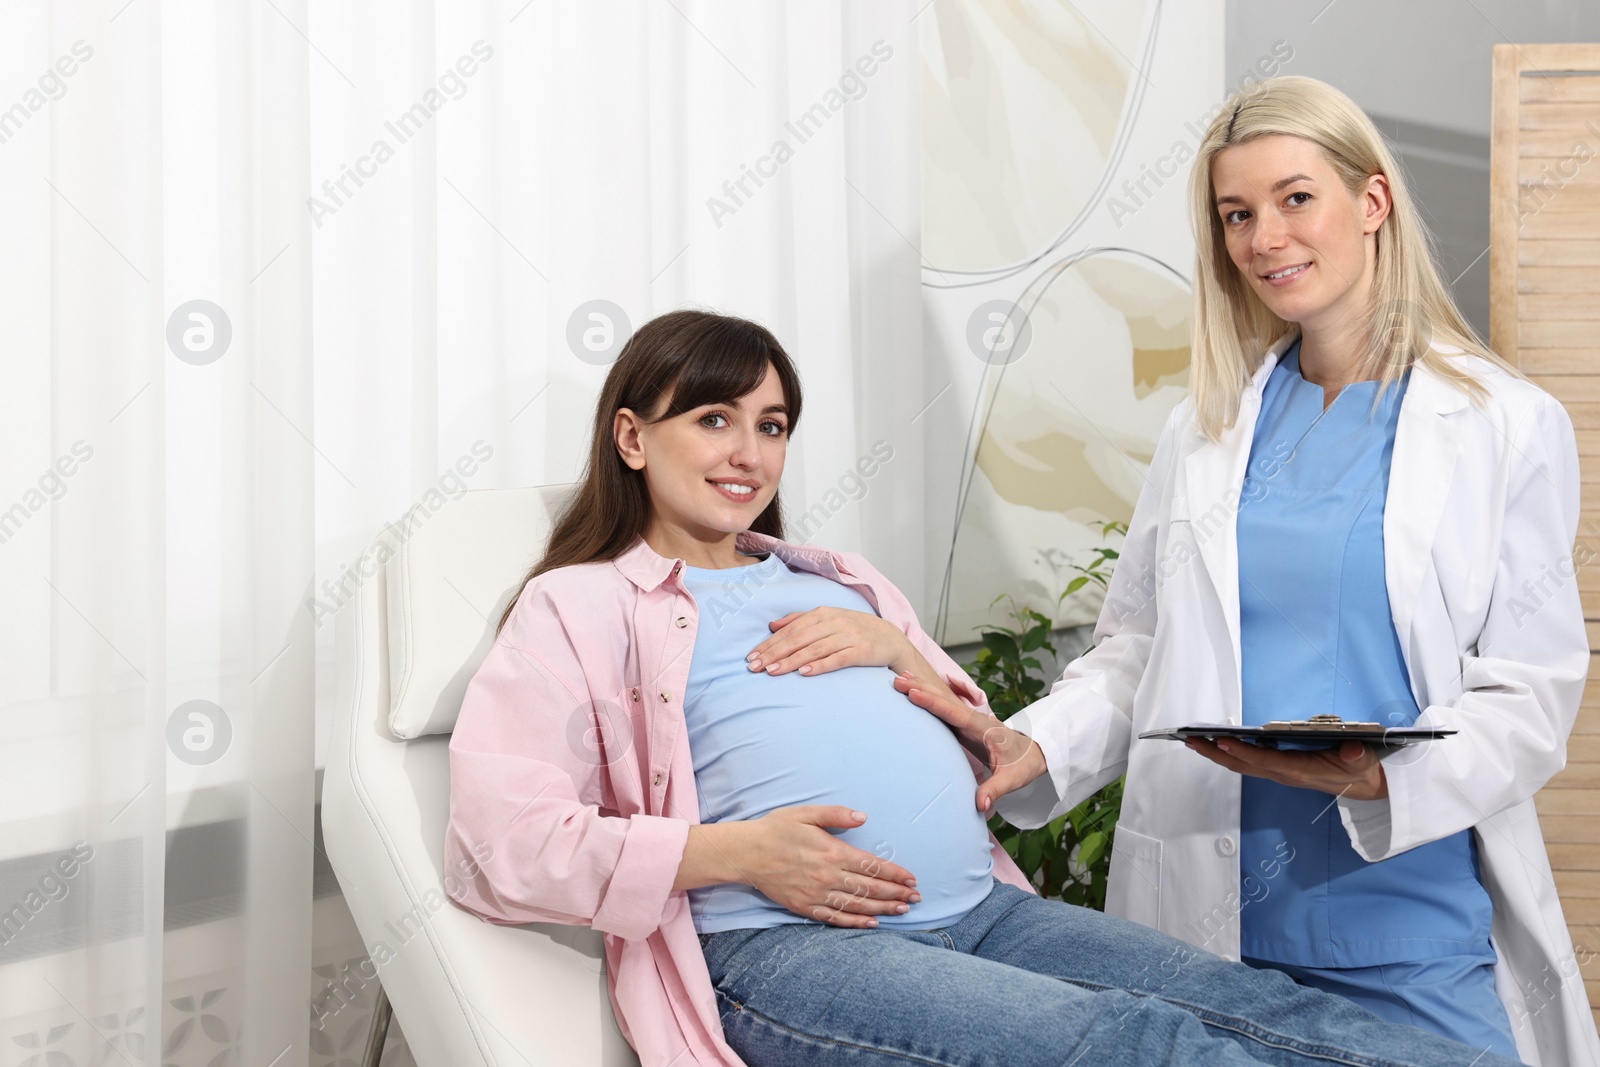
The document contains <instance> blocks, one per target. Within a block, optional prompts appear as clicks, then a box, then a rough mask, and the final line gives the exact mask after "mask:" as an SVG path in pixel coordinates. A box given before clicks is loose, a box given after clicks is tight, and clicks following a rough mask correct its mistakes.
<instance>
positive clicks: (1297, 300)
mask: <svg viewBox="0 0 1600 1067" xmlns="http://www.w3.org/2000/svg"><path fill="white" fill-rule="evenodd" d="M1190 186H1191V199H1192V202H1191V210H1192V212H1193V219H1194V227H1195V235H1196V246H1197V252H1198V254H1197V257H1196V258H1197V268H1196V287H1195V326H1194V342H1193V360H1192V365H1191V372H1190V373H1191V388H1190V393H1189V396H1188V397H1187V398H1186V399H1185V400H1184V401H1183V403H1181V404H1180V405H1179V406H1178V408H1177V409H1176V410H1175V411H1174V412H1173V414H1172V417H1171V418H1170V419H1169V421H1168V423H1167V426H1166V428H1165V430H1164V431H1163V433H1162V435H1161V439H1160V442H1159V444H1158V446H1157V449H1156V452H1155V456H1154V459H1153V460H1152V463H1151V467H1150V470H1149V473H1148V476H1147V478H1146V484H1145V487H1144V489H1143V491H1142V492H1141V494H1140V497H1139V500H1138V503H1137V506H1136V507H1135V509H1134V513H1133V518H1132V521H1131V522H1130V524H1129V530H1128V535H1127V539H1126V543H1125V545H1124V547H1123V550H1122V555H1121V559H1120V561H1119V562H1118V564H1117V567H1116V570H1115V573H1114V576H1113V579H1112V582H1111V585H1110V589H1109V590H1108V592H1107V597H1106V601H1105V605H1104V608H1103V609H1102V612H1101V615H1100V619H1099V623H1098V625H1097V627H1096V631H1095V638H1094V647H1093V648H1092V649H1091V650H1090V651H1088V652H1086V653H1084V654H1083V655H1082V656H1081V657H1079V658H1078V659H1077V660H1076V661H1074V662H1073V663H1072V664H1070V665H1069V666H1068V667H1067V669H1066V671H1065V673H1064V674H1063V675H1062V677H1061V679H1060V680H1059V681H1058V682H1056V684H1055V686H1054V687H1053V688H1052V689H1051V691H1050V693H1049V695H1048V696H1046V697H1044V698H1043V699H1041V700H1039V701H1038V702H1037V703H1035V704H1034V705H1032V706H1031V707H1029V708H1026V709H1024V710H1023V711H1022V712H1020V713H1018V714H1017V715H1015V716H1013V717H1012V718H1011V719H1010V720H1008V722H1007V724H1006V726H1004V727H995V726H993V725H992V724H993V720H992V719H990V720H989V721H988V726H987V728H986V725H985V723H984V722H983V721H982V720H981V719H980V718H979V717H977V716H974V715H973V714H972V713H971V710H970V709H968V708H966V707H964V706H957V705H955V704H952V703H949V702H948V701H947V700H946V699H945V698H942V697H940V696H939V695H936V694H932V693H929V692H927V691H925V690H921V689H918V688H917V687H916V685H915V684H914V683H913V681H912V680H911V679H908V678H901V679H899V680H897V682H896V685H897V687H898V688H900V689H901V690H902V691H903V692H907V693H908V695H909V696H910V697H911V699H912V700H914V701H915V702H916V703H918V704H919V705H921V706H922V707H924V708H927V709H928V710H930V711H932V712H933V713H934V714H936V715H938V716H939V717H940V718H942V719H944V720H945V721H946V722H947V723H949V724H950V726H951V727H952V728H954V729H955V730H956V732H957V734H958V735H960V736H961V737H962V740H963V741H964V742H965V743H966V744H967V745H968V747H970V748H972V749H973V750H975V751H979V752H982V753H983V754H984V755H985V758H986V759H987V760H988V762H989V765H990V767H991V768H993V769H994V773H993V775H992V777H990V778H989V779H988V780H987V781H986V782H985V783H984V784H983V785H982V786H981V787H980V789H979V792H978V797H977V803H978V806H979V807H980V808H982V809H984V810H989V809H990V807H991V806H994V807H995V810H997V811H999V813H1000V814H1002V815H1003V816H1004V817H1005V818H1007V819H1008V820H1009V821H1011V822H1012V823H1014V824H1016V825H1018V826H1022V827H1036V826H1040V825H1043V824H1044V823H1046V822H1048V821H1049V820H1051V819H1052V818H1055V817H1057V816H1059V815H1061V814H1062V813H1064V812H1066V811H1068V810H1069V809H1071V808H1072V807H1073V806H1074V805H1076V804H1078V803H1079V802H1080V801H1082V800H1083V799H1084V798H1086V797H1087V796H1089V795H1090V794H1091V793H1092V792H1094V791H1095V790H1097V789H1099V788H1100V787H1102V786H1104V785H1105V784H1107V783H1108V782H1111V781H1113V780H1115V779H1116V778H1117V777H1118V776H1119V775H1122V774H1124V773H1126V775H1127V785H1126V793H1125V797H1124V800H1123V806H1122V816H1121V822H1120V823H1119V825H1118V826H1117V831H1116V843H1115V849H1114V853H1113V857H1112V864H1111V876H1110V887H1109V894H1108V900H1107V911H1109V912H1112V913H1113V914H1116V915H1120V916H1124V917H1126V918H1130V919H1134V920H1137V921H1139V922H1141V923H1144V924H1146V925H1149V926H1152V927H1155V928H1156V929H1158V930H1161V931H1163V932H1165V933H1168V934H1171V935H1174V936H1176V937H1180V938H1183V939H1185V940H1188V941H1190V942H1192V943H1194V944H1196V945H1200V946H1203V947H1205V948H1208V949H1210V950H1211V951H1213V952H1216V953H1218V954H1220V955H1223V956H1227V957H1230V958H1240V957H1243V958H1245V959H1246V960H1247V961H1248V962H1250V963H1252V964H1253V965H1256V966H1260V967H1270V968H1275V969H1277V970H1281V971H1284V972H1286V973H1287V974H1289V975H1290V976H1291V977H1293V978H1294V979H1295V980H1297V981H1300V982H1304V983H1306V984H1311V985H1316V986H1319V987H1321V988H1325V989H1329V990H1332V991H1335V992H1339V993H1342V994H1344V995H1346V996H1349V997H1350V998H1351V999H1353V1000H1355V1001H1357V1002H1358V1003H1361V1004H1363V1005H1364V1006H1366V1007H1368V1008H1369V1009H1371V1010H1373V1011H1374V1012H1376V1013H1378V1014H1380V1015H1383V1016H1385V1017H1387V1018H1390V1019H1394V1020H1398V1021H1409V1022H1412V1023H1414V1024H1416V1025H1419V1026H1423V1027H1426V1028H1429V1029H1433V1030H1435V1031H1438V1032H1440V1033H1444V1034H1446V1035H1447V1036H1450V1037H1454V1038H1456V1039H1458V1040H1463V1041H1468V1042H1474V1043H1476V1044H1477V1045H1478V1046H1479V1047H1484V1048H1493V1049H1494V1050H1495V1051H1497V1052H1502V1053H1505V1054H1509V1055H1513V1056H1520V1057H1521V1058H1523V1059H1524V1060H1526V1061H1527V1062H1529V1063H1542V1064H1546V1065H1561V1067H1578V1065H1594V1064H1597V1063H1600V1042H1597V1039H1596V1033H1595V1025H1594V1022H1593V1019H1592V1017H1591V1015H1590V1012H1589V1007H1588V1004H1587V1002H1586V998H1585V995H1584V986H1583V982H1582V979H1581V977H1580V975H1579V973H1578V965H1579V961H1578V960H1577V958H1576V957H1575V954H1574V949H1573V945H1572V942H1571V940H1570V938H1569V935H1568V933H1567V927H1566V923H1565V921H1564V920H1563V917H1562V912H1561V905H1560V902H1559V901H1558V900H1557V897H1556V887H1555V883H1554V881H1553V879H1552V877H1551V872H1550V864H1549V860H1548V858H1547V857H1546V854H1545V848H1544V843H1543V839H1542V837H1541V835H1540V830H1539V823H1538V819H1537V817H1536V815H1535V813H1534V805H1533V799H1532V798H1533V795H1534V793H1535V792H1536V791H1537V790H1538V789H1539V788H1540V787H1541V786H1542V785H1544V784H1545V782H1546V781H1548V780H1549V779H1550V777H1551V776H1552V775H1554V774H1555V773H1556V772H1557V771H1559V770H1560V769H1561V768H1562V765H1563V763H1564V762H1565V758H1566V742H1567V735H1568V733H1569V732H1570V730H1571V728H1572V724H1573V719H1574V716H1575V715H1576V713H1577V709H1578V704H1579V700H1580V698H1581V694H1582V690H1583V685H1584V680H1585V676H1586V673H1587V670H1588V666H1589V647H1588V641H1587V637H1586V634H1585V629H1584V623H1583V614H1582V611H1581V609H1580V606H1579V601H1578V592H1577V583H1576V580H1575V577H1574V564H1573V559H1572V549H1573V540H1574V536H1575V533H1576V528H1577V521H1578V465H1577V455H1576V446H1575V441H1574V436H1573V431H1572V425H1571V422H1570V420H1569V419H1568V417H1567V415H1566V413H1565V412H1564V411H1563V409H1562V408H1561V406H1560V404H1558V403H1557V402H1556V401H1555V400H1554V399H1552V398H1551V397H1550V396H1549V395H1547V394H1546V393H1544V392H1543V391H1541V390H1540V389H1539V388H1537V387H1536V386H1534V385H1533V384H1532V383H1530V382H1529V381H1527V380H1526V379H1525V378H1524V377H1523V376H1522V375H1521V374H1519V373H1518V372H1517V371H1516V370H1514V369H1513V368H1512V367H1510V366H1509V365H1508V364H1506V363H1505V362H1504V361H1502V360H1501V359H1499V358H1497V357H1496V356H1495V355H1494V354H1493V353H1491V352H1489V351H1488V350H1487V349H1486V348H1485V346H1484V345H1483V344H1482V343H1481V342H1480V341H1479V340H1478V339H1477V338H1476V336H1475V335H1474V333H1473V331H1472V329H1471V327H1470V326H1468V325H1467V324H1466V322H1465V321H1464V320H1463V319H1462V317H1461V315H1460V313H1459V312H1458V311H1457V309H1456V307H1455V305H1454V304H1453V303H1452V301H1451V299H1450V297H1449V295H1448V294H1447V292H1446V290H1445V287H1444V285H1443V284H1442V283H1441V281H1440V278H1439V275H1438V273H1437V271H1436V268H1435V266H1434V264H1433V262H1432V260H1431V258H1430V255H1429V249H1428V240H1427V235H1426V233H1425V232H1424V229H1423V224H1422V222H1421V219H1420V218H1419V215H1418V212H1417V207H1416V204H1415V203H1414V202H1413V201H1412V199H1411V196H1410V193H1409V192H1408V190H1407V187H1406V183H1405V179H1404V176H1403V174H1402V173H1401V171H1400V170H1399V169H1398V168H1397V167H1396V165H1395V162H1394V159H1393V157H1392V156H1391V155H1390V153H1389V152H1388V150H1387V149H1386V147H1385V146H1384V144H1383V140H1382V138H1381V137H1380V136H1379V134H1378V132H1377V130H1376V129H1375V128H1374V126H1373V124H1372V122H1371V121H1370V120H1369V119H1368V117H1367V116H1366V115H1365V114H1364V113H1363V112H1362V111H1361V110H1360V109H1359V108H1358V107H1356V106H1355V104H1354V103H1352V102H1351V101H1350V100H1349V99H1348V98H1347V97H1345V96H1344V95H1343V94H1341V93H1340V92H1338V91H1337V90H1335V89H1333V88H1332V87H1330V86H1328V85H1325V84H1323V83H1321V82H1317V81H1313V80H1311V79H1306V78H1277V79H1271V80H1268V81H1266V82H1263V83H1260V84H1259V85H1257V86H1256V87H1254V88H1252V89H1250V90H1248V91H1245V92H1242V93H1241V94H1240V95H1238V96H1236V97H1235V98H1234V99H1232V100H1230V101H1229V102H1228V104H1227V105H1226V106H1225V107H1224V109H1223V110H1222V111H1221V112H1220V113H1219V115H1218V116H1217V118H1216V119H1215V121H1213V122H1212V123H1211V125H1210V127H1209V128H1208V130H1207V132H1206V136H1205V140H1204V142H1203V143H1202V144H1201V146H1200V148H1199V150H1198V152H1197V154H1196V157H1195V165H1194V174H1193V177H1192V180H1191V183H1190ZM1317 713H1333V714H1338V715H1341V716H1342V717H1343V718H1345V719H1346V720H1359V721H1375V722H1380V723H1383V724H1385V725H1408V724H1412V723H1416V724H1419V725H1432V726H1439V727H1449V728H1452V729H1454V730H1456V731H1458V732H1457V733H1456V734H1455V735H1453V736H1451V737H1449V738H1446V739H1442V740H1438V741H1434V742H1430V743H1427V744H1424V745H1421V746H1418V747H1416V748H1410V749H1403V750H1400V751H1399V752H1396V753H1394V754H1392V755H1387V756H1384V757H1382V758H1379V757H1378V756H1377V755H1375V754H1374V751H1373V750H1371V749H1368V748H1367V747H1366V746H1363V745H1361V744H1359V743H1357V742H1346V743H1345V744H1344V745H1343V746H1342V747H1341V748H1340V749H1338V750H1333V751H1328V752H1321V753H1309V752H1287V751H1284V752H1279V751H1273V750H1270V749H1264V748H1261V749H1258V748H1255V747H1253V746H1250V745H1248V744H1245V743H1243V742H1237V741H1235V742H1231V743H1230V742H1225V741H1223V742H1218V743H1216V744H1211V743H1207V742H1190V743H1188V744H1187V745H1185V744H1183V743H1177V742H1173V741H1166V740H1155V739H1150V740H1139V739H1138V738H1137V735H1138V734H1139V733H1141V732H1143V731H1148V730H1152V729H1157V728H1164V727H1173V726H1179V725H1182V724H1185V723H1190V722H1232V723H1241V722H1242V723H1246V724H1251V723H1255V724H1259V723H1261V722H1265V721H1268V720H1272V719H1303V718H1306V717H1308V716H1309V715H1312V714H1317Z"/></svg>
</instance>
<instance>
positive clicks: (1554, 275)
mask: <svg viewBox="0 0 1600 1067" xmlns="http://www.w3.org/2000/svg"><path fill="white" fill-rule="evenodd" d="M1491 152H1492V160H1491V166H1490V194H1491V197H1490V224H1489V235H1490V244H1489V342H1490V344H1491V345H1492V346H1493V347H1494V349H1495V351H1496V352H1498V353H1499V354H1500V355H1502V356H1504V357H1505V358H1506V359H1508V360H1510V361H1511V362H1513V363H1515V364H1517V366H1519V367H1520V368H1521V369H1522V371H1523V373H1525V374H1527V375H1528V376H1529V377H1530V378H1532V379H1533V380H1534V381H1535V382H1537V383H1538V384H1539V385H1540V386H1542V387H1543V388H1544V389H1546V390H1547V391H1549V392H1550V393H1551V394H1553V395H1554V396H1555V397H1556V399H1558V400H1560V401H1561V403H1562V404H1563V405H1564V406H1565V407H1566V409H1567V412H1568V414H1570V415H1571V416H1572V424H1573V427H1574V428H1575V430H1576V431H1577V438H1578V456H1579V464H1580V475H1581V482H1582V503H1581V512H1582V515H1581V519H1580V522H1579V530H1578V540H1579V543H1580V545H1583V546H1584V547H1585V548H1587V549H1588V550H1589V552H1591V553H1594V554H1595V558H1594V559H1593V560H1592V561H1591V562H1589V563H1588V564H1587V565H1586V566H1583V567H1582V568H1581V569H1580V570H1579V571H1578V592H1579V595H1580V596H1581V598H1582V600H1583V613H1584V618H1585V619H1587V620H1588V627H1589V648H1590V650H1591V652H1595V651H1600V44H1597V45H1529V44H1524V45H1496V46H1495V49H1494V130H1493V136H1492V139H1491ZM1579 558H1580V559H1582V558H1583V557H1582V556H1581V555H1580V557H1579ZM1590 663H1591V668H1590V671H1589V684H1588V687H1587V688H1586V689H1585V690H1584V695H1583V707H1582V709H1581V710H1580V711H1579V713H1578V722H1577V726H1576V727H1575V728H1574V729H1573V734H1572V738H1571V740H1570V741H1569V743H1568V749H1567V768H1566V770H1564V771H1563V772H1562V773H1561V774H1559V775H1557V776H1556V777H1555V778H1554V779H1553V780H1551V782H1550V784H1549V785H1548V786H1546V787H1545V789H1543V790H1542V791H1540V793H1539V795H1538V797H1537V798H1536V803H1537V805H1538V808H1539V822H1540V824H1541V825H1542V826H1543V828H1544V835H1545V843H1546V845H1547V847H1548V848H1549V850H1550V864H1551V867H1552V868H1553V869H1554V871H1555V879H1556V887H1557V889H1558V890H1559V891H1560V894H1561V902H1562V907H1563V909H1564V910H1565V912H1566V916H1567V925H1568V927H1569V929H1570V931H1571V933H1572V940H1573V943H1574V944H1575V945H1576V946H1578V948H1579V951H1578V959H1579V960H1580V961H1583V960H1585V959H1586V958H1587V959H1588V962H1587V964H1585V965H1584V966H1583V968H1582V969H1583V977H1584V985H1585V986H1586V988H1587V989H1588V992H1589V1003H1590V1004H1591V1005H1593V1006H1596V1018H1597V1019H1600V680H1597V679H1600V670H1597V669H1595V665H1596V658H1595V657H1594V656H1591V657H1590Z"/></svg>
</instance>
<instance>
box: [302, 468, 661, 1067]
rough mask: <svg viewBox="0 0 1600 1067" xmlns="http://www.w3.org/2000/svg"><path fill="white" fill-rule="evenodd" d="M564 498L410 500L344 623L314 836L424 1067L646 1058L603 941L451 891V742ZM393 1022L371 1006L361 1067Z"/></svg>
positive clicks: (555, 493) (501, 493)
mask: <svg viewBox="0 0 1600 1067" xmlns="http://www.w3.org/2000/svg"><path fill="white" fill-rule="evenodd" d="M568 489H569V487H566V486H550V487H536V488H530V489H479V490H471V491H468V492H465V493H463V494H462V495H460V496H457V497H454V498H449V499H445V500H443V502H442V504H439V506H438V507H437V508H436V509H434V510H430V509H429V508H428V506H426V504H424V505H419V506H418V507H417V508H414V509H412V511H411V512H409V513H408V514H407V516H406V518H405V519H403V520H402V521H401V523H397V524H396V525H395V526H393V527H391V528H390V529H388V530H386V531H384V532H383V533H382V534H380V535H379V537H378V538H377V539H376V540H375V541H374V542H373V545H372V547H371V548H370V549H369V550H368V552H367V554H366V555H364V556H363V557H362V561H361V563H359V564H358V566H357V567H356V568H355V571H354V573H356V574H358V575H359V576H360V577H361V578H362V579H363V581H362V583H361V585H360V588H359V591H358V593H357V596H356V598H355V601H356V602H355V603H354V604H351V605H347V606H346V607H345V608H344V610H342V611H341V612H340V613H339V617H338V650H339V675H340V690H339V694H340V695H339V702H338V710H337V712H336V714H335V717H334V722H333V726H332V736H331V738H330V741H329V745H328V754H327V768H326V771H325V772H324V778H323V789H322V827H323V836H324V840H325V843H326V845H327V853H328V858H329V860H330V861H331V863H332V865H333V868H334V871H335V873H336V874H337V875H338V877H339V882H340V885H341V887H342V888H343V890H344V897H345V900H346V902H347V903H348V904H349V907H350V912H351V914H352V915H353V916H354V917H355V921H356V926H357V928H358V929H359V930H360V931H361V938H362V940H363V941H364V942H366V946H367V950H368V952H369V953H370V955H371V957H372V960H373V963H374V964H375V966H376V970H377V973H378V977H379V979H380V981H381V982H382V990H383V994H384V995H386V996H387V1001H388V1004H390V1005H392V1007H393V1011H394V1013H395V1014H396V1015H398V1017H399V1019H400V1021H401V1025H402V1027H403V1028H404V1031H405V1036H406V1041H407V1043H408V1045H409V1046H410V1048H411V1050H412V1052H413V1054H414V1055H415V1057H416V1060H417V1063H418V1064H419V1065H420V1067H477V1065H484V1067H488V1065H513V1064H536V1065H541V1067H542V1065H544V1064H562V1065H563V1067H566V1065H595V1067H624V1065H629V1067H637V1064H638V1059H637V1058H636V1057H635V1056H634V1054H633V1051H632V1050H631V1049H630V1048H629V1047H628V1045H627V1043H626V1042H625V1041H624V1040H623V1038H622V1034H621V1032H620V1031H619V1030H618V1029H617V1025H616V1021H615V1019H614V1018H613V1016H612V1012H611V1006H610V1003H609V1000H608V999H607V996H606V987H605V973H604V957H603V953H602V951H601V943H600V935H599V934H598V933H596V932H595V931H593V930H589V929H584V928H579V927H565V926H553V925H544V924H529V925H526V926H497V925H494V924H492V923H485V922H482V921H480V920H478V919H477V918H475V917H473V916H472V915H470V914H468V913H466V912H464V911H462V910H460V909H459V908H457V907H456V906H455V905H454V904H452V903H451V902H450V901H449V899H448V897H447V896H446V895H445V891H444V872H443V861H442V856H443V852H444V831H445V822H446V820H447V818H448V815H449V794H450V773H449V761H448V755H449V752H448V745H449V740H450V738H449V733H450V731H451V729H453V728H454V726H455V718H456V714H457V712H458V711H459V710H460V708H461V701H462V697H463V694H464V693H465V691H466V686H467V683H468V681H469V680H470V679H471V678H472V675H473V673H474V671H476V670H477V667H478V663H479V662H480V661H481V660H482V658H483V656H484V654H485V653H486V652H487V650H488V648H489V646H490V643H491V641H492V639H493V633H494V625H495V623H496V622H497V621H498V620H499V618H500V613H501V612H502V611H503V610H504V609H505V606H506V604H507V603H509V602H510V599H511V597H512V595H513V594H514V593H515V592H516V591H517V590H518V588H519V587H520V582H521V579H522V576H523V575H524V574H525V573H526V571H527V568H528V567H529V565H530V564H531V563H532V561H533V560H534V558H535V557H536V556H537V555H538V553H539V552H540V551H541V550H542V548H543V544H544V541H545V538H546V537H547V536H548V534H549V529H550V521H551V517H552V512H553V511H554V509H555V507H556V506H557V505H558V504H559V503H560V501H561V499H562V498H563V496H564V494H565V493H566V492H567V491H568ZM436 501H437V498H436ZM381 546H388V547H387V548H383V547H381ZM386 1019H387V1006H386V1005H385V1004H383V1003H380V1007H379V1011H378V1012H377V1013H376V1014H375V1016H374V1026H373V1034H372V1038H371V1041H369V1051H368V1056H369V1062H371V1063H375V1062H376V1058H377V1050H378V1049H381V1048H382V1041H383V1033H382V1030H383V1021H385V1020H386Z"/></svg>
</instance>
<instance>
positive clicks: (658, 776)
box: [650, 771, 661, 785]
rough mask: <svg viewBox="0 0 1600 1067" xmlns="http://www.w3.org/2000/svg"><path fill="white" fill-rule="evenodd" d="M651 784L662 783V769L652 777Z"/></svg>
mask: <svg viewBox="0 0 1600 1067" xmlns="http://www.w3.org/2000/svg"><path fill="white" fill-rule="evenodd" d="M650 784H651V785H660V784H661V772H660V771H657V772H656V773H655V777H654V778H652V779H650Z"/></svg>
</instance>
